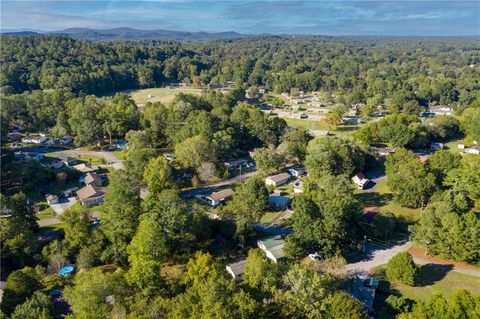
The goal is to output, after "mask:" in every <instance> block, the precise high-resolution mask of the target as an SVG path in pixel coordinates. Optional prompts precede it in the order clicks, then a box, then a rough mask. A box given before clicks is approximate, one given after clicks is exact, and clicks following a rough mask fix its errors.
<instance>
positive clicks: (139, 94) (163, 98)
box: [126, 87, 203, 106]
mask: <svg viewBox="0 0 480 319" xmlns="http://www.w3.org/2000/svg"><path fill="white" fill-rule="evenodd" d="M202 92H203V90H202V89H195V88H187V87H181V88H173V89H169V88H152V89H142V90H134V91H127V92H126V93H128V94H129V95H130V97H131V98H132V99H133V100H134V101H135V103H136V104H137V105H138V106H143V105H144V104H145V103H147V102H152V103H153V102H160V103H169V102H171V101H172V100H173V99H174V98H175V95H177V93H188V94H197V95H200V94H201V93H202ZM149 96H151V97H149Z"/></svg>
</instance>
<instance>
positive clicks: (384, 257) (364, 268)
mask: <svg viewBox="0 0 480 319" xmlns="http://www.w3.org/2000/svg"><path fill="white" fill-rule="evenodd" d="M411 247H412V243H411V242H410V241H407V242H406V243H404V244H401V245H397V246H393V247H391V248H388V249H379V250H376V251H374V252H373V253H372V255H371V258H370V259H369V260H363V261H360V262H356V263H352V264H347V265H345V266H343V267H342V268H343V269H344V270H346V271H347V273H348V274H349V275H352V276H355V275H358V276H362V275H363V276H366V275H368V274H369V273H370V272H371V271H372V270H373V269H374V268H376V267H378V266H381V265H384V264H386V263H387V262H388V261H389V260H390V259H391V258H392V257H393V256H395V255H396V254H398V253H400V252H403V251H408V250H409V249H410V248H411ZM413 261H414V262H415V264H417V265H426V264H430V265H434V266H437V267H445V266H446V265H443V264H436V263H432V261H430V260H427V259H423V258H421V257H417V256H414V257H413ZM452 271H455V272H458V273H462V274H466V275H470V276H475V277H480V270H475V269H470V268H462V267H456V266H454V267H453V268H452Z"/></svg>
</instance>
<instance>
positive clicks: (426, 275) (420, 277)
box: [415, 264, 453, 287]
mask: <svg viewBox="0 0 480 319" xmlns="http://www.w3.org/2000/svg"><path fill="white" fill-rule="evenodd" d="M452 269H453V266H452V265H440V264H426V265H423V266H421V267H420V269H418V270H417V274H416V275H415V286H417V287H426V286H431V285H433V284H435V283H436V282H437V281H440V280H442V279H443V278H445V276H446V275H447V274H448V273H449V272H450V271H451V270H452Z"/></svg>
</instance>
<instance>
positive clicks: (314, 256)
mask: <svg viewBox="0 0 480 319" xmlns="http://www.w3.org/2000/svg"><path fill="white" fill-rule="evenodd" d="M308 258H310V259H311V260H313V261H320V260H322V255H320V254H319V253H314V254H309V255H308Z"/></svg>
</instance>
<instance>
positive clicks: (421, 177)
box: [385, 149, 437, 207]
mask: <svg viewBox="0 0 480 319" xmlns="http://www.w3.org/2000/svg"><path fill="white" fill-rule="evenodd" d="M385 168H386V169H385V171H386V175H387V183H388V186H389V187H390V189H391V190H392V192H393V193H394V196H395V200H397V201H398V202H399V203H400V204H401V205H405V206H410V207H424V206H425V205H426V204H427V202H428V200H429V198H430V196H431V195H432V194H433V193H434V192H435V191H436V189H437V185H436V179H435V176H434V175H433V174H432V173H431V172H429V171H428V167H427V166H426V165H424V164H422V163H421V162H420V160H419V159H418V158H417V157H416V156H415V155H414V154H413V153H412V152H410V151H407V150H405V149H399V150H397V151H396V152H395V153H393V154H390V155H389V156H388V157H387V162H386V165H385Z"/></svg>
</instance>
